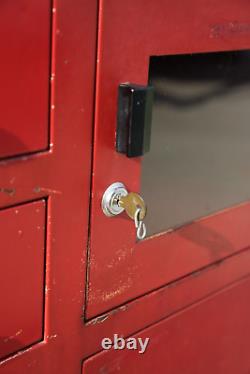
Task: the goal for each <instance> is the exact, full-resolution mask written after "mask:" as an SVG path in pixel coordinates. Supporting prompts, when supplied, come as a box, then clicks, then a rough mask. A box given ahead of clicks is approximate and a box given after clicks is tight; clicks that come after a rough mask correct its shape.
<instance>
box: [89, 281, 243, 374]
mask: <svg viewBox="0 0 250 374" xmlns="http://www.w3.org/2000/svg"><path fill="white" fill-rule="evenodd" d="M249 292H250V281H249V278H248V280H246V281H243V282H241V283H240V284H237V285H235V286H233V287H232V288H229V289H227V290H225V291H223V292H220V293H217V294H216V295H214V296H212V297H210V298H207V299H205V300H203V301H202V302H200V303H197V304H195V305H193V306H192V307H189V308H186V309H184V310H182V311H181V312H179V313H176V314H175V315H173V316H172V317H170V318H167V319H165V320H163V321H161V322H160V323H157V324H155V325H153V326H151V327H149V328H147V329H145V330H143V331H141V332H139V333H137V334H135V335H132V336H131V335H130V342H129V345H127V343H128V341H127V339H126V337H125V344H124V343H123V342H121V341H119V345H120V347H121V345H123V347H124V348H123V349H121V348H120V347H119V348H120V349H114V347H113V346H112V347H110V346H109V344H107V345H106V347H110V349H107V350H103V352H101V353H99V354H96V355H94V356H92V357H91V358H90V359H88V360H86V361H85V362H84V364H83V369H82V374H95V373H122V374H127V373H128V374H130V373H138V374H141V373H157V374H165V373H171V374H180V373H185V374H199V373H203V374H211V373H213V374H222V373H227V374H236V373H249V370H250V356H249V344H248V339H249V334H250V319H249V313H250V300H249V298H248V297H247V295H249ZM104 337H105V338H109V339H110V340H111V341H112V343H114V335H111V334H108V333H107V334H106V335H105V336H104ZM131 338H133V340H131ZM139 339H141V343H143V346H144V347H146V348H145V349H144V348H143V349H142V348H141V343H140V342H139ZM146 339H149V340H148V342H147V341H146ZM105 342H106V343H109V341H108V342H107V340H106V341H105ZM101 343H102V340H101V339H100V349H102V348H101V347H102V346H101ZM127 347H129V349H128V348H127ZM143 350H144V353H142V352H143ZM139 352H141V353H139Z"/></svg>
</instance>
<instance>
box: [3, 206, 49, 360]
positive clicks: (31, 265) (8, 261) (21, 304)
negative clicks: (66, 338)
mask: <svg viewBox="0 0 250 374" xmlns="http://www.w3.org/2000/svg"><path fill="white" fill-rule="evenodd" d="M45 215H46V210H45V201H44V200H41V201H37V202H33V203H26V204H22V205H17V206H15V207H12V208H7V209H3V210H1V211H0V237H1V253H0V289H1V303H0V310H1V311H0V314H1V319H0V331H1V337H0V359H2V358H4V357H5V356H8V355H10V354H13V353H15V352H16V351H19V350H20V349H23V348H25V347H26V346H29V345H31V344H33V343H35V342H38V341H39V340H42V338H43V307H44V305H43V304H44V273H45V267H44V258H45Z"/></svg>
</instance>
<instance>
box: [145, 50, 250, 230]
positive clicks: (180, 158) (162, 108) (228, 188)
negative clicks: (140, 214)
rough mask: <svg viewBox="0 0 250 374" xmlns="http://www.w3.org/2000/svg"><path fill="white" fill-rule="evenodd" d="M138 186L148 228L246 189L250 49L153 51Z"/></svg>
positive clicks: (249, 185)
mask: <svg viewBox="0 0 250 374" xmlns="http://www.w3.org/2000/svg"><path fill="white" fill-rule="evenodd" d="M149 83H150V84H152V85H153V86H154V87H155V100H154V108H153V123H152V135H151V148H150V152H149V153H147V154H146V155H145V156H144V157H143V164H142V184H141V192H142V196H143V197H144V199H145V201H146V202H147V206H148V214H147V219H146V224H147V227H148V234H149V235H151V234H154V233H159V232H161V231H165V230H167V229H170V228H175V227H178V226H181V225H183V224H185V223H188V222H191V221H193V220H194V219H197V218H200V217H204V216H206V215H208V214H211V213H214V212H217V211H219V210H222V209H224V208H227V207H230V206H232V205H234V204H237V203H240V202H242V201H245V200H248V199H249V197H250V52H248V51H241V52H220V53H206V54H194V55H178V56H160V57H151V59H150V68H149Z"/></svg>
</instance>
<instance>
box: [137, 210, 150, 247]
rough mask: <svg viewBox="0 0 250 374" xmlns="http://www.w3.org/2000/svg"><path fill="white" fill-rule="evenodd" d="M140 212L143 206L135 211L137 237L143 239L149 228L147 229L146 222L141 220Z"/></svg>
mask: <svg viewBox="0 0 250 374" xmlns="http://www.w3.org/2000/svg"><path fill="white" fill-rule="evenodd" d="M140 212H141V208H138V209H137V210H136V212H135V218H134V220H135V227H136V228H137V230H136V236H137V239H139V240H142V239H144V238H145V236H146V233H147V229H146V225H145V223H144V222H143V221H141V220H140Z"/></svg>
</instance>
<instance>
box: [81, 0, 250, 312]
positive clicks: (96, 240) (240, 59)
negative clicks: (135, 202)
mask: <svg viewBox="0 0 250 374" xmlns="http://www.w3.org/2000/svg"><path fill="white" fill-rule="evenodd" d="M249 25H250V5H249V2H248V1H245V0H242V1H238V0H237V1H236V0H230V1H222V2H219V3H218V2H216V1H215V0H203V1H200V0H192V1H191V2H190V1H189V2H188V3H187V2H186V3H185V2H183V1H181V0H177V1H175V2H173V1H168V0H160V1H157V2H152V1H144V0H128V1H126V2H121V1H116V0H110V1H101V7H100V30H99V43H98V67H97V94H96V95H97V96H96V123H95V138H94V161H93V182H92V188H93V191H92V212H91V235H90V254H89V275H88V279H89V285H88V293H87V294H88V305H87V313H86V317H87V318H92V317H94V316H96V315H98V314H100V313H103V312H105V311H108V310H110V309H112V308H114V307H116V306H118V305H121V304H123V303H124V302H126V301H128V300H132V299H135V298H137V297H139V296H140V295H144V294H146V293H148V292H150V291H152V290H154V289H158V288H160V287H162V286H163V285H165V284H168V283H171V282H173V281H174V280H177V279H180V278H183V277H185V276H186V275H188V274H192V273H193V272H196V271H197V270H199V269H202V268H205V267H207V266H209V265H211V264H214V263H216V262H218V261H221V260H222V259H224V258H226V257H228V256H232V255H234V254H236V253H237V252H239V251H241V250H243V249H246V248H248V247H249V245H250V231H249V227H248V221H249V218H250V204H249V197H250V192H249V191H250V189H249V187H250V178H249V166H250V164H249V160H250V157H249V156H250V140H249V139H250V127H249V114H250V110H249V94H250V81H249V70H250V68H249V61H250V52H249V51H250V26H249ZM126 82H130V83H135V84H138V85H148V84H150V85H153V86H154V90H155V95H154V96H155V98H154V104H153V122H152V133H151V148H150V151H149V152H148V153H147V154H146V155H145V156H143V157H135V158H128V157H126V155H124V154H121V153H117V152H116V149H115V143H116V124H117V107H118V104H117V102H118V86H119V85H120V84H122V83H126ZM114 182H122V183H123V184H124V185H125V186H126V187H127V189H128V190H129V191H133V192H140V193H141V194H142V195H143V197H144V199H145V201H146V203H147V205H148V214H147V218H146V221H145V222H146V225H147V227H148V236H147V237H146V239H144V240H142V241H136V235H135V229H134V223H133V221H132V220H131V219H129V218H127V216H126V215H125V213H123V214H120V215H119V216H116V217H112V218H108V217H106V216H105V215H104V214H103V211H102V209H101V201H102V196H103V193H104V191H105V190H106V189H107V187H108V186H109V185H111V184H112V183H114Z"/></svg>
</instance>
